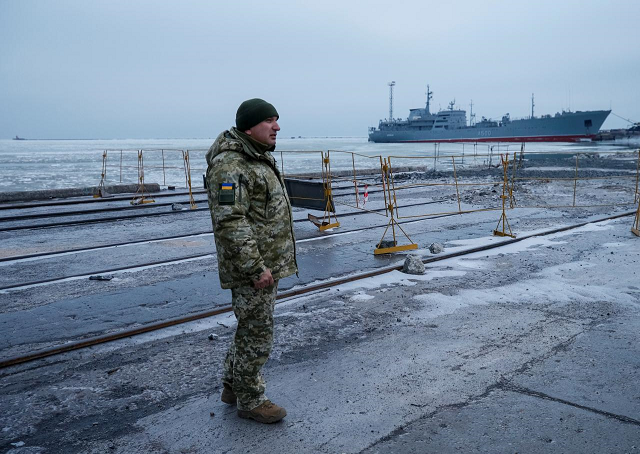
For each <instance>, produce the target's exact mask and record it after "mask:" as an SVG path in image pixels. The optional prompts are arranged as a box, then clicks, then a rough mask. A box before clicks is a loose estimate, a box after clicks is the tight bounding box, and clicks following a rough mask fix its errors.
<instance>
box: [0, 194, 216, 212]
mask: <svg viewBox="0 0 640 454" xmlns="http://www.w3.org/2000/svg"><path fill="white" fill-rule="evenodd" d="M191 193H192V194H204V193H206V190H204V189H194V190H192V191H191ZM150 195H151V197H152V198H156V197H177V196H183V195H189V192H173V191H171V193H167V192H152V193H150ZM132 198H133V194H127V195H126V196H113V197H108V198H101V197H99V198H86V199H78V200H73V198H71V199H69V198H64V199H62V200H52V201H49V200H47V201H42V202H32V203H23V204H21V205H8V204H7V203H10V202H3V203H2V204H1V205H0V211H1V210H22V209H26V208H46V207H52V206H61V205H83V204H87V203H105V202H121V201H130V200H131V199H132Z"/></svg>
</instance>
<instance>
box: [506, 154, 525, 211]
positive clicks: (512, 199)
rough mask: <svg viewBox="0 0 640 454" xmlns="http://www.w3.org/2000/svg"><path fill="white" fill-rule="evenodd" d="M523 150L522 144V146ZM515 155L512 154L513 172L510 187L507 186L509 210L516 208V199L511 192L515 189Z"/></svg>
mask: <svg viewBox="0 0 640 454" xmlns="http://www.w3.org/2000/svg"><path fill="white" fill-rule="evenodd" d="M522 147H523V148H524V144H522ZM516 156H517V153H516V152H514V153H513V171H512V172H511V186H509V208H515V206H516V198H515V197H514V196H513V190H514V189H515V187H516V186H515V179H516V163H517V162H518V160H517V159H516Z"/></svg>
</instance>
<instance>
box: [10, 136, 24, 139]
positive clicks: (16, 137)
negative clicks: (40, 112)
mask: <svg viewBox="0 0 640 454" xmlns="http://www.w3.org/2000/svg"><path fill="white" fill-rule="evenodd" d="M13 140H26V139H25V138H24V137H18V136H15V137H14V138H13Z"/></svg>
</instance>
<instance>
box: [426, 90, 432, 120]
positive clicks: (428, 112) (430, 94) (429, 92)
mask: <svg viewBox="0 0 640 454" xmlns="http://www.w3.org/2000/svg"><path fill="white" fill-rule="evenodd" d="M431 98H433V92H432V91H430V90H429V85H427V115H430V114H431V112H430V111H429V101H431Z"/></svg>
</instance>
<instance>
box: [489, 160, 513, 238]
mask: <svg viewBox="0 0 640 454" xmlns="http://www.w3.org/2000/svg"><path fill="white" fill-rule="evenodd" d="M500 162H501V163H502V169H503V172H504V181H503V182H502V195H501V196H500V198H501V199H502V215H501V216H500V219H498V225H497V226H496V228H495V230H494V231H493V234H494V235H496V236H509V237H511V238H515V237H516V236H515V235H514V234H513V232H512V231H511V226H510V225H509V221H508V220H507V212H506V211H505V208H506V203H507V199H508V198H510V197H509V196H508V195H507V193H511V192H512V191H511V189H510V188H509V176H508V175H507V173H508V171H509V155H508V154H507V155H505V156H503V155H500ZM508 188H509V189H508ZM500 223H502V229H501V230H498V229H499V228H500ZM506 229H509V232H508V233H507V230H506Z"/></svg>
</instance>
